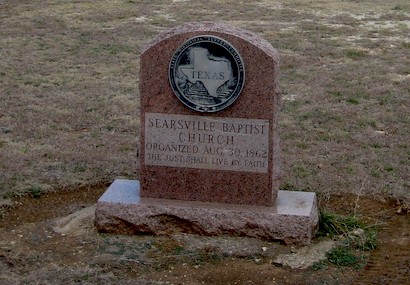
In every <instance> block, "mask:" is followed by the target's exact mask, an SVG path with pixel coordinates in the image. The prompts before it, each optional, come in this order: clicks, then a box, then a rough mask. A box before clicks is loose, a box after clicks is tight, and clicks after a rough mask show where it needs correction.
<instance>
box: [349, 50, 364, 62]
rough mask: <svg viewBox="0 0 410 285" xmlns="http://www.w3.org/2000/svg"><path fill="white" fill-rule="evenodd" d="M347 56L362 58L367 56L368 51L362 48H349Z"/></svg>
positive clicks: (355, 58)
mask: <svg viewBox="0 0 410 285" xmlns="http://www.w3.org/2000/svg"><path fill="white" fill-rule="evenodd" d="M346 56H347V57H348V58H351V59H354V60H357V59H362V58H364V57H366V56H367V51H364V50H360V49H349V50H347V52H346Z"/></svg>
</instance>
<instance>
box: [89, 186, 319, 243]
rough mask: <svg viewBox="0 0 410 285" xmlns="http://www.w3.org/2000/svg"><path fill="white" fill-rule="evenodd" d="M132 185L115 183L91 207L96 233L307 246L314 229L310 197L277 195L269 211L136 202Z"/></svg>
mask: <svg viewBox="0 0 410 285" xmlns="http://www.w3.org/2000/svg"><path fill="white" fill-rule="evenodd" d="M139 193H140V185H139V181H137V180H125V179H117V180H115V181H114V182H113V183H112V184H111V186H110V187H109V188H108V189H107V191H106V192H105V193H104V194H103V195H102V196H101V198H100V199H99V200H98V202H97V208H96V212H95V215H96V217H95V225H96V227H97V229H98V230H99V231H101V232H108V233H117V234H154V235H164V234H172V233H174V232H185V233H196V234H200V235H206V236H219V235H230V236H247V237H255V238H260V239H264V240H271V241H273V240H280V241H283V242H285V243H286V244H309V243H310V241H311V239H312V238H313V236H314V234H315V233H316V231H317V229H318V223H319V215H318V209H317V204H316V194H315V193H313V192H294V191H279V192H278V196H277V199H276V204H275V206H273V207H264V206H252V205H237V204H221V203H207V202H197V201H183V200H169V199H157V198H146V197H140V194H139Z"/></svg>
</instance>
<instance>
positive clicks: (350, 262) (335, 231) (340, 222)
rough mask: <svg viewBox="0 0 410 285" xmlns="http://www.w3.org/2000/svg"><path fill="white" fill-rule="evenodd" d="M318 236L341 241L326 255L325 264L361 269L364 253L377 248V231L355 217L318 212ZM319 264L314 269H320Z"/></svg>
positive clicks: (363, 263)
mask: <svg viewBox="0 0 410 285" xmlns="http://www.w3.org/2000/svg"><path fill="white" fill-rule="evenodd" d="M318 236H322V237H324V236H326V237H331V238H337V239H339V240H341V242H340V243H339V245H338V246H337V247H335V248H334V249H333V250H331V251H330V252H329V253H328V254H327V262H329V263H331V264H334V265H336V266H354V267H355V268H361V267H362V266H364V265H365V264H366V258H367V257H366V255H365V254H364V252H366V251H370V250H374V249H376V248H377V246H378V241H377V231H376V230H375V229H374V227H371V226H368V225H367V224H366V223H365V222H362V221H360V220H359V219H357V218H356V217H355V216H353V215H350V216H340V215H336V214H334V213H331V212H328V211H325V210H322V211H321V212H320V220H319V232H318ZM320 266H322V265H320V264H318V265H316V269H315V268H314V269H315V270H318V269H320Z"/></svg>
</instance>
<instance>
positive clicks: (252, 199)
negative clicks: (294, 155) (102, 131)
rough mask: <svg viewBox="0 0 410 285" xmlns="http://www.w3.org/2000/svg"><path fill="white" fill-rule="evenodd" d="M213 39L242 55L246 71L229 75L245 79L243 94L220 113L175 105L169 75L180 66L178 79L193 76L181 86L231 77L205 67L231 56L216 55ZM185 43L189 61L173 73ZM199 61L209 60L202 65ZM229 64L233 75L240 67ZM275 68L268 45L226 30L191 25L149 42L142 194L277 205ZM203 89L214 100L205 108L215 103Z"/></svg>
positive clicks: (144, 58)
mask: <svg viewBox="0 0 410 285" xmlns="http://www.w3.org/2000/svg"><path fill="white" fill-rule="evenodd" d="M215 38H216V39H217V40H218V39H221V40H223V41H225V43H226V44H229V45H230V46H231V47H233V48H234V49H235V51H236V52H237V53H238V54H239V55H240V57H241V59H242V63H243V66H242V67H241V68H239V69H240V72H242V73H241V74H233V75H232V77H234V78H233V79H234V80H236V81H241V80H242V83H243V89H242V91H241V92H238V93H239V94H236V95H237V99H236V100H235V101H234V102H233V103H232V104H231V105H230V106H227V107H225V106H222V107H224V108H223V109H222V110H219V111H212V110H211V111H205V112H204V111H203V110H200V111H197V110H195V109H192V108H189V107H187V106H186V105H185V104H184V103H183V102H181V100H179V99H178V97H177V96H176V95H175V91H174V90H173V86H172V85H171V84H170V76H171V77H177V76H178V74H177V73H178V68H179V69H180V73H181V75H182V76H181V77H184V76H186V75H188V76H191V77H194V78H192V79H190V78H189V77H188V78H185V81H183V80H184V78H182V79H179V80H180V82H177V83H176V84H181V85H182V84H185V85H189V86H188V87H187V88H194V87H196V85H200V86H201V87H203V86H204V87H206V84H208V85H211V84H212V83H214V82H215V84H214V85H213V86H212V87H214V88H213V89H216V88H215V86H216V87H220V88H221V87H222V88H223V87H224V86H223V84H224V83H226V82H227V80H228V79H229V76H228V73H229V71H226V70H224V66H215V67H208V66H204V65H207V64H208V65H209V62H211V63H212V64H214V65H216V64H218V63H219V64H225V61H223V60H224V59H225V58H227V57H228V56H229V55H230V54H229V50H226V52H225V53H224V50H222V51H214V49H215V46H216V47H218V46H217V45H218V43H215V44H214V45H211V44H209V45H206V43H208V42H209V41H210V40H211V41H214V39H215ZM192 39H194V40H192ZM209 39H210V40H209ZM189 40H191V43H189ZM184 44H185V45H188V48H187V53H188V52H189V51H190V52H191V53H192V56H191V57H192V58H191V59H189V60H188V62H186V63H185V64H180V65H179V66H178V65H177V64H175V65H176V66H175V68H174V70H176V71H177V72H175V73H176V74H170V63H171V61H172V60H173V57H174V54H175V53H176V51H178V49H179V48H180V47H181V46H182V45H184ZM190 44H191V45H190ZM201 56H202V57H205V60H203V63H202V66H199V64H200V63H198V62H199V61H200V60H202V58H201ZM228 64H229V65H231V66H230V68H231V69H235V66H234V65H235V63H229V62H228ZM195 65H197V66H195ZM278 65H279V57H278V53H277V51H276V50H275V49H273V48H272V46H271V45H270V44H269V43H268V42H267V41H265V40H264V39H262V38H260V37H258V36H256V35H254V34H252V33H250V32H246V31H243V30H238V29H234V28H232V27H228V26H226V25H222V24H216V23H190V24H186V25H183V26H180V27H177V28H175V29H172V30H170V31H168V32H167V33H164V34H162V35H160V36H159V37H157V38H156V39H155V40H154V41H153V42H151V43H150V44H149V45H148V46H147V47H146V49H145V50H144V51H143V53H142V55H141V70H140V91H141V93H140V95H141V137H140V154H141V157H140V182H141V196H142V197H152V198H164V199H179V200H188V201H203V202H218V203H230V204H247V205H264V206H272V205H273V204H274V201H275V199H276V195H277V191H278V187H279V185H278V183H279V178H280V159H279V135H278V130H277V129H278V128H277V114H278V109H279V104H280V94H279V92H278V69H279V66H278ZM181 66H183V67H181ZM186 66H188V67H186ZM190 66H191V67H190ZM184 67H185V68H184ZM171 68H172V67H171ZM195 68H196V69H195ZM212 68H213V70H214V71H212V72H209V71H208V70H207V69H210V70H211V69H212ZM184 72H185V73H184ZM240 72H237V73H240ZM171 73H172V72H171ZM207 73H208V74H207ZM234 73H235V72H234ZM220 74H223V75H224V76H222V80H219V77H220ZM207 75H208V76H207ZM195 76H196V77H195ZM238 77H239V78H238ZM195 81H196V82H195ZM195 83H196V84H195ZM225 85H227V84H225ZM232 85H233V86H232V87H231V89H234V88H235V87H236V86H235V84H232ZM176 88H177V87H176ZM176 88H174V89H176ZM209 89H212V88H209ZM238 89H239V88H238ZM206 91H208V94H205V95H204V96H207V97H210V99H209V100H208V101H207V102H205V103H204V104H202V105H203V106H205V108H206V107H208V108H212V107H214V106H215V105H218V102H216V103H215V100H213V98H214V97H212V96H211V95H209V93H215V90H206ZM239 91H240V90H239ZM207 97H205V99H207ZM188 100H189V99H188ZM194 100H195V98H194V99H193V100H191V101H194ZM216 100H218V99H216ZM189 103H190V102H188V104H189ZM193 104H195V101H194V103H193ZM197 105H198V104H197ZM216 107H218V106H216Z"/></svg>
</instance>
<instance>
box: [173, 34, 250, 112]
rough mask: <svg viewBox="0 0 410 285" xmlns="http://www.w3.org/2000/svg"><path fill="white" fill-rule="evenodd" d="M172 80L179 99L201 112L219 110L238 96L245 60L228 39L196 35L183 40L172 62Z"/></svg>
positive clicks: (243, 76)
mask: <svg viewBox="0 0 410 285" xmlns="http://www.w3.org/2000/svg"><path fill="white" fill-rule="evenodd" d="M169 81H170V84H171V87H172V90H173V91H174V93H175V95H176V96H177V97H178V99H179V100H180V101H181V102H182V103H183V104H184V105H186V106H187V107H189V108H191V109H193V110H195V111H199V112H217V111H220V110H222V109H225V108H226V107H228V106H230V105H231V104H232V103H233V102H235V100H236V99H237V98H238V97H239V94H240V93H241V91H242V88H243V85H244V82H245V68H244V64H243V60H242V58H241V56H240V55H239V53H238V52H237V51H236V49H235V48H234V47H233V46H232V45H231V44H230V43H228V42H227V41H225V40H223V39H221V38H218V37H215V36H211V35H203V36H196V37H193V38H191V39H189V40H187V41H186V42H185V43H183V44H182V45H181V46H180V47H179V48H178V49H177V50H176V51H175V53H174V55H173V57H172V59H171V63H170V65H169Z"/></svg>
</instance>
